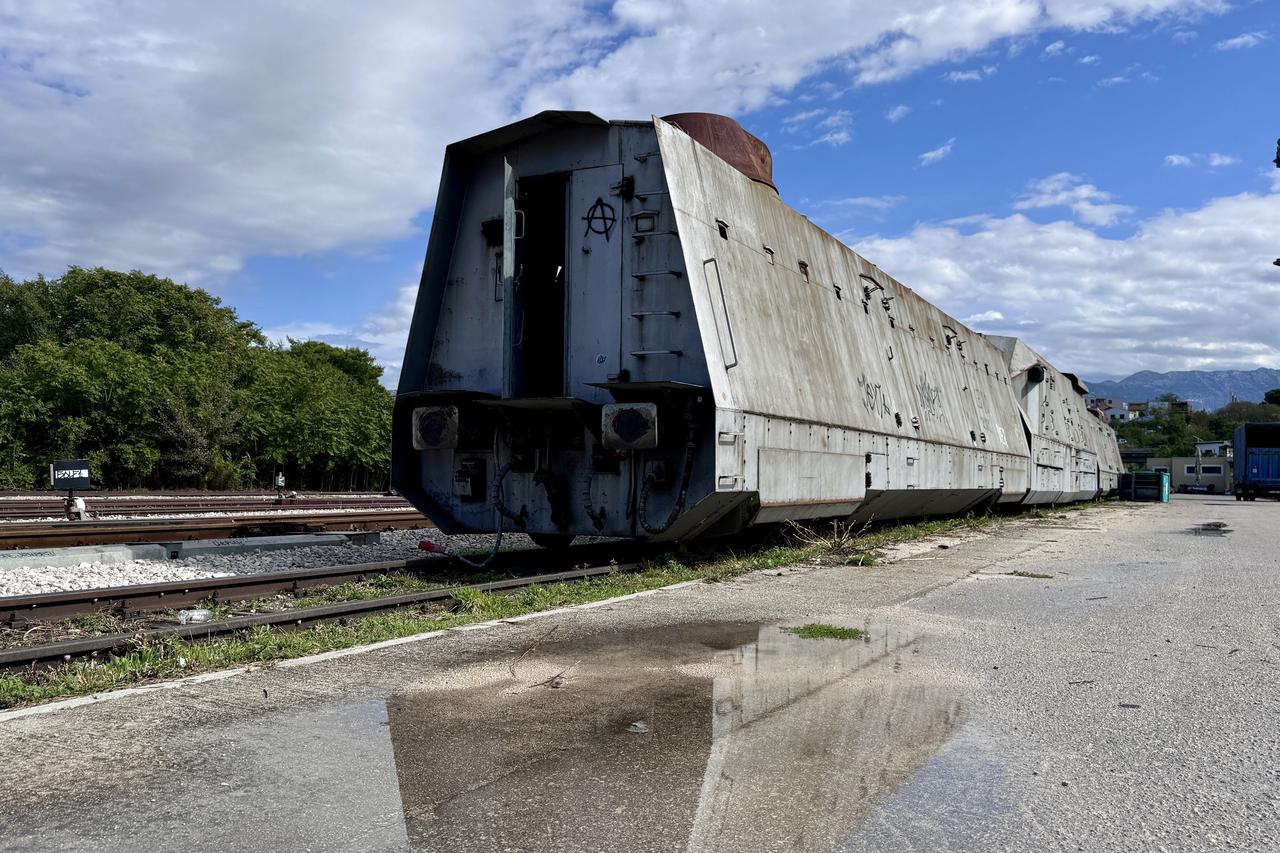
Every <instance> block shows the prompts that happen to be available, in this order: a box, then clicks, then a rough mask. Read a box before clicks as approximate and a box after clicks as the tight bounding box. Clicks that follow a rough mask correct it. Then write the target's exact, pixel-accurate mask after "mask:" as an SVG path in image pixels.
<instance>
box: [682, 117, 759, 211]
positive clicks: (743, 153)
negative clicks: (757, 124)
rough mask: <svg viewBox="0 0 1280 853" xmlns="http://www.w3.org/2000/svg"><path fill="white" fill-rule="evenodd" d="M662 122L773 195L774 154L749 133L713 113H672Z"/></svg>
mask: <svg viewBox="0 0 1280 853" xmlns="http://www.w3.org/2000/svg"><path fill="white" fill-rule="evenodd" d="M662 120H663V121H665V122H669V123H671V124H674V125H675V126H676V127H678V128H680V129H681V130H683V131H684V132H685V133H687V134H689V136H690V137H692V138H693V139H695V140H697V141H698V143H699V144H700V145H702V146H703V147H705V148H706V149H707V150H709V151H711V152H712V153H714V154H715V155H716V156H717V157H719V158H720V159H721V160H723V161H725V162H726V163H728V164H729V165H730V166H732V167H733V168H735V169H737V170H738V171H739V172H741V173H742V174H744V175H746V176H747V177H748V178H750V179H751V180H753V181H756V182H758V183H761V184H764V185H765V186H767V187H769V188H770V189H772V190H773V191H774V192H775V193H776V192H777V191H778V188H777V187H776V186H774V183H773V154H771V153H770V152H769V146H767V145H765V144H764V143H763V142H761V141H760V140H759V139H757V138H756V137H755V136H753V135H751V134H750V133H748V132H747V131H746V130H744V129H743V128H742V125H740V124H738V123H737V122H736V121H734V120H733V119H731V118H729V117H728V116H722V115H717V114H715V113H675V114H674V115H669V116H663V117H662Z"/></svg>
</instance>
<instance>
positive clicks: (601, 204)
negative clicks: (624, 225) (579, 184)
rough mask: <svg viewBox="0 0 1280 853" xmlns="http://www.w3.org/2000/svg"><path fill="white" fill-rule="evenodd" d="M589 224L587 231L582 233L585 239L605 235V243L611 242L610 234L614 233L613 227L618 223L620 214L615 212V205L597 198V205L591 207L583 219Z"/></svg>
mask: <svg viewBox="0 0 1280 853" xmlns="http://www.w3.org/2000/svg"><path fill="white" fill-rule="evenodd" d="M582 220H583V221H584V222H586V223H587V230H586V231H583V232H582V236H583V237H585V236H587V235H588V234H603V235H604V241H605V242H606V243H608V242H609V234H611V233H612V232H613V226H614V225H616V224H617V222H618V214H617V213H616V212H615V211H614V209H613V205H611V204H609V203H608V202H606V201H605V200H604V199H603V198H597V199H596V203H595V204H593V205H591V209H590V210H588V211H587V215H586V216H584V217H582Z"/></svg>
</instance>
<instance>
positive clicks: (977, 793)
mask: <svg viewBox="0 0 1280 853" xmlns="http://www.w3.org/2000/svg"><path fill="white" fill-rule="evenodd" d="M1211 523H1217V524H1221V525H1223V526H1222V527H1214V526H1210V527H1201V526H1200V525H1205V524H1211ZM940 545H947V546H948V547H946V548H943V547H939V546H940ZM1278 545H1280V504H1278V503H1275V502H1262V501H1260V502H1256V503H1237V502H1235V501H1232V500H1230V499H1225V500H1224V499H1223V498H1221V497H1218V498H1213V497H1200V496H1195V497H1179V498H1177V499H1175V500H1174V501H1173V502H1172V503H1171V504H1168V505H1154V504H1144V505H1137V504H1123V505H1109V506H1102V507H1097V508H1091V509H1088V510H1085V511H1081V512H1072V513H1067V514H1064V515H1063V516H1061V517H1054V518H1050V519H1045V520H1039V521H1028V522H1018V523H1015V524H1010V525H1008V526H1006V527H1004V528H1002V529H1001V530H1000V531H999V532H997V533H995V534H994V535H990V536H981V537H973V536H970V537H953V538H950V539H942V540H938V539H935V540H930V541H927V542H923V543H914V544H913V545H911V546H907V547H901V548H898V549H896V550H895V552H894V554H893V556H892V558H891V559H888V560H883V561H881V562H879V563H877V564H876V565H875V566H871V567H855V566H843V565H842V566H825V567H813V566H799V567H795V568H793V569H790V570H784V571H782V572H780V573H778V572H761V573H756V574H753V575H749V576H746V577H743V578H739V579H737V580H735V581H733V582H730V583H722V584H698V585H693V586H685V587H682V588H680V589H675V590H671V591H667V592H660V593H657V594H655V595H651V596H647V597H642V598H636V599H633V600H629V601H624V602H618V603H615V604H609V605H605V606H600V607H594V608H585V609H575V610H572V611H568V612H563V613H559V614H554V615H549V616H545V617H542V618H536V619H529V620H526V621H518V622H513V623H509V624H507V623H504V624H500V625H496V626H493V627H490V628H486V629H481V630H468V631H453V632H448V633H447V634H445V635H444V636H439V637H434V638H431V639H427V640H423V641H421V642H413V643H406V644H401V645H396V646H394V647H390V648H383V649H379V650H377V651H372V652H369V653H366V654H360V655H352V656H345V657H340V658H335V659H329V660H325V661H323V662H318V663H313V664H309V665H305V666H289V667H280V668H272V669H265V670H259V671H254V672H250V673H247V674H242V675H237V676H234V677H230V678H226V679H222V680H216V681H209V682H206V683H202V684H196V685H188V686H182V687H178V688H175V689H166V690H160V691H155V692H149V693H143V694H135V695H130V696H128V697H127V698H122V699H117V700H114V701H107V702H101V703H96V704H89V705H84V706H81V707H76V708H71V709H64V710H57V711H53V712H50V713H42V714H33V715H27V716H21V717H14V716H11V715H10V716H6V715H0V755H3V756H4V758H5V763H4V773H3V774H2V775H0V826H3V827H4V831H3V832H2V833H0V849H6V850H10V849H11V850H45V849H67V850H126V849H127V850H172V849H188V850H214V849H223V850H225V849H235V850H250V851H257V850H261V851H278V850H451V851H452V850H486V851H487V850H522V851H523V850H610V851H647V850H686V849H687V850H732V851H750V850H920V851H925V850H975V851H977V850H982V851H988V850H1077V849H1081V850H1206V849H1224V850H1225V849H1230V850H1275V849H1280V784H1278V782H1280V780H1278V779H1277V776H1278V775H1280V684H1278V682H1277V676H1278V675H1280V672H1278V668H1280V610H1278V608H1277V605H1278V604H1280V601H1278V600H1277V599H1278V598H1280V593H1278V586H1277V578H1278V576H1280V547H1277V546H1278ZM1013 571H1021V572H1028V573H1035V574H1047V575H1051V577H1049V578H1032V577H1019V576H1016V575H1011V574H1008V573H1009V572H1013ZM808 622H827V623H833V624H838V625H843V626H850V627H857V628H859V629H862V630H864V631H865V632H866V637H865V638H864V639H859V640H829V639H820V640H809V639H801V638H799V637H796V636H794V635H792V634H789V633H786V632H784V631H782V630H780V629H781V628H783V627H790V626H795V625H800V624H804V623H808Z"/></svg>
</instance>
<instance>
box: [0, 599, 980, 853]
mask: <svg viewBox="0 0 1280 853" xmlns="http://www.w3.org/2000/svg"><path fill="white" fill-rule="evenodd" d="M859 627H862V628H863V629H864V630H867V631H868V635H867V636H866V637H865V638H864V639H860V640H830V639H821V640H809V639H802V638H800V637H797V636H794V635H792V634H788V633H783V632H782V631H781V628H780V627H779V626H776V625H764V626H761V625H758V624H713V625H690V626H679V627H667V628H660V629H650V630H643V631H636V632H630V633H625V632H624V633H606V634H601V635H598V636H596V637H594V638H590V639H588V640H586V641H572V642H571V641H567V640H565V641H558V638H557V637H556V636H555V634H554V633H552V632H548V634H547V635H545V636H544V637H543V638H542V639H541V640H534V641H533V642H532V644H531V648H528V649H515V650H513V651H512V652H511V654H510V656H509V657H508V658H507V659H505V660H501V661H496V662H494V661H490V662H487V663H479V664H475V665H472V666H460V667H455V668H451V669H449V670H447V671H444V672H443V673H440V674H437V675H435V676H434V677H432V678H430V679H429V680H426V681H423V682H420V683H417V684H415V685H413V687H412V688H411V689H407V690H405V691H404V692H401V693H397V694H394V695H392V696H390V697H389V698H387V699H386V700H385V702H384V701H383V700H382V699H367V700H362V701H359V702H349V703H345V704H336V705H327V706H323V707H320V708H311V709H308V710H306V711H301V712H300V711H286V712H276V713H265V714H262V715H260V716H256V717H243V716H242V717H240V718H239V719H238V721H236V722H231V723H226V724H222V725H218V726H203V727H201V728H199V729H194V730H191V731H184V732H181V733H177V734H175V735H173V736H172V737H171V738H170V739H168V740H166V739H163V738H158V739H157V740H156V742H155V744H154V749H155V750H156V751H161V750H165V751H169V753H170V754H171V755H172V756H173V761H174V764H175V766H174V767H173V768H171V769H170V768H163V769H162V771H161V772H156V773H153V774H150V775H148V776H147V778H146V779H145V780H144V781H143V783H142V784H140V785H137V786H121V787H119V788H117V789H114V790H95V793H94V800H95V802H94V808H92V809H84V808H68V807H66V806H65V805H64V804H62V803H61V802H60V803H59V804H58V805H57V807H56V808H57V811H56V812H53V811H40V812H38V813H37V812H33V813H32V814H31V815H30V816H29V821H25V822H24V823H25V824H29V825H24V826H22V827H14V829H16V830H17V833H16V834H14V835H10V839H11V840H14V839H17V840H19V841H20V840H21V839H24V838H25V839H39V840H40V841H41V843H51V842H57V843H58V844H62V845H64V846H67V847H74V848H77V849H102V850H110V849H130V850H167V849H175V848H190V849H211V848H215V847H217V848H221V849H246V850H276V849H309V850H315V851H319V850H351V849H359V850H405V849H408V850H448V851H468V850H483V851H493V850H520V851H541V850H546V851H551V850H556V851H559V850H628V851H629V850H658V849H661V850H691V851H711V850H734V851H751V850H828V849H840V848H841V847H842V846H843V845H844V844H845V843H846V842H847V841H848V839H849V838H850V837H852V836H853V835H854V833H855V832H856V831H857V829H858V827H859V826H860V825H861V823H862V822H863V821H864V820H865V819H866V818H867V816H868V815H870V814H872V813H873V812H874V811H875V810H876V809H877V808H878V807H879V806H880V805H881V804H882V803H884V802H885V801H886V800H888V799H889V798H890V797H891V796H893V794H894V792H895V791H896V790H897V789H898V788H899V786H901V785H902V784H903V783H904V782H905V781H906V780H908V779H910V778H911V777H912V776H913V775H914V774H915V773H916V772H917V770H918V769H919V768H920V767H921V766H922V765H924V764H925V763H926V762H927V761H929V759H930V757H931V756H933V755H934V753H935V752H936V751H937V750H938V748H939V747H940V746H941V745H942V744H944V743H945V742H946V741H947V740H948V738H949V737H950V736H951V735H952V733H953V732H954V731H956V730H957V729H958V728H959V726H960V725H961V724H962V722H963V716H964V711H963V708H962V706H961V704H960V702H959V701H958V698H957V696H956V694H955V690H954V688H953V687H949V686H943V685H942V684H941V683H940V682H938V681H937V680H935V679H934V678H933V677H932V676H931V675H930V672H931V669H930V667H928V666H925V665H923V664H924V662H925V661H926V653H927V646H926V643H925V640H924V639H923V638H922V637H921V636H920V635H919V634H917V633H916V632H914V631H913V630H910V629H907V628H899V627H894V626H884V625H878V626H872V625H869V624H864V625H862V626H859ZM175 753H176V754H175ZM164 770H168V772H163V771H164ZM52 808H54V807H53V806H50V809H52ZM104 813H105V814H110V815H111V820H110V821H109V822H108V824H107V825H104V824H103V822H102V821H101V820H100V819H99V818H98V817H97V816H98V815H100V814H104ZM3 846H4V843H3V842H0V847H3ZM55 846H56V845H55Z"/></svg>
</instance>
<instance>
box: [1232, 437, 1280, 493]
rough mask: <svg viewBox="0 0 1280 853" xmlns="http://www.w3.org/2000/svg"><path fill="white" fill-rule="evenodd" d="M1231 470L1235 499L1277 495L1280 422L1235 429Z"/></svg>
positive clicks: (1279, 477)
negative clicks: (1233, 457)
mask: <svg viewBox="0 0 1280 853" xmlns="http://www.w3.org/2000/svg"><path fill="white" fill-rule="evenodd" d="M1233 471H1234V476H1233V479H1234V488H1235V493H1236V500H1238V501H1240V500H1248V501H1251V500H1254V499H1255V498H1257V497H1258V496H1259V495H1277V496H1280V422H1277V421H1273V422H1270V423H1257V424H1244V425H1243V426H1240V427H1237V428H1236V435H1235V459H1234V464H1233Z"/></svg>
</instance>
